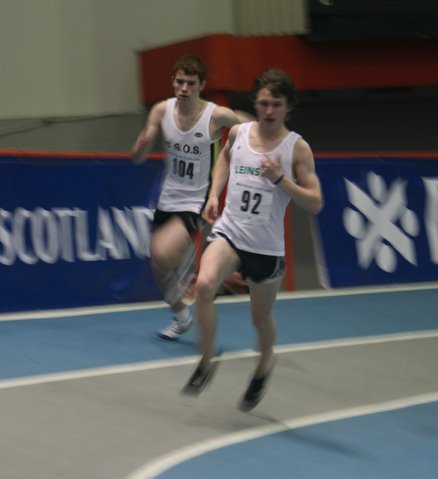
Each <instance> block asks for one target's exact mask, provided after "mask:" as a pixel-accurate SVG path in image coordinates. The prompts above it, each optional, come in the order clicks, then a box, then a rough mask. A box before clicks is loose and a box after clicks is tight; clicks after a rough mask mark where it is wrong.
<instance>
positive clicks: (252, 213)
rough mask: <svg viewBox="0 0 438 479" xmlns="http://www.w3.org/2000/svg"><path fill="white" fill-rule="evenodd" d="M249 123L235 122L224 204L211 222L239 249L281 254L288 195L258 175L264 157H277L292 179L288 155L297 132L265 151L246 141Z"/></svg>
mask: <svg viewBox="0 0 438 479" xmlns="http://www.w3.org/2000/svg"><path fill="white" fill-rule="evenodd" d="M251 124H252V123H251V122H250V123H242V124H241V125H239V129H238V131H237V135H236V139H235V141H234V144H233V146H232V147H231V150H230V156H231V160H230V176H229V179H228V191H227V198H226V203H225V208H224V211H223V213H222V216H221V217H220V218H219V220H218V221H217V222H216V223H215V225H214V226H213V230H212V231H213V233H223V234H225V235H226V236H227V237H228V238H229V239H230V241H231V242H232V243H233V244H234V245H235V246H236V247H237V248H239V249H241V250H243V251H249V252H251V253H259V254H265V255H271V256H284V214H285V210H286V207H287V205H288V204H289V201H290V197H289V196H288V195H287V194H286V193H285V192H284V191H283V190H282V189H281V188H279V187H278V186H275V185H273V184H272V183H271V182H270V181H269V180H268V179H267V178H264V177H262V176H261V172H260V164H261V161H262V159H263V158H264V157H266V156H268V157H270V158H272V159H274V158H277V157H280V162H281V168H282V172H283V174H284V176H286V177H287V178H290V179H292V155H293V149H294V145H295V142H296V141H297V140H298V139H299V138H301V137H300V135H298V134H297V133H294V132H290V133H289V134H288V135H287V136H286V138H284V140H283V141H282V142H281V143H280V144H279V145H278V146H277V147H276V148H275V149H274V150H272V151H270V152H269V153H260V152H257V151H255V150H253V149H252V148H251V147H250V145H249V130H250V128H251Z"/></svg>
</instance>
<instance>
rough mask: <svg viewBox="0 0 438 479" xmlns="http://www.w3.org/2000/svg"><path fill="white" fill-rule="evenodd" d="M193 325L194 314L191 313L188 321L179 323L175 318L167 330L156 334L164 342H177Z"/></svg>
mask: <svg viewBox="0 0 438 479" xmlns="http://www.w3.org/2000/svg"><path fill="white" fill-rule="evenodd" d="M192 323H193V317H192V313H191V311H190V313H189V318H188V319H187V320H186V321H179V320H178V319H176V318H175V317H174V318H173V319H172V322H171V323H170V324H169V326H167V328H164V329H161V330H160V331H157V332H156V333H155V334H156V336H157V338H158V339H162V340H163V341H176V340H177V339H178V338H179V337H180V336H181V335H182V334H184V333H185V332H187V331H188V330H189V329H190V328H191V327H192Z"/></svg>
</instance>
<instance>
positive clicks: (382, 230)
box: [314, 154, 438, 287]
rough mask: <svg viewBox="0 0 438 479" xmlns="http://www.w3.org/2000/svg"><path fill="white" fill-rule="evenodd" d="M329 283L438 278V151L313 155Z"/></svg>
mask: <svg viewBox="0 0 438 479" xmlns="http://www.w3.org/2000/svg"><path fill="white" fill-rule="evenodd" d="M316 167H317V172H318V175H319V177H320V180H321V185H322V189H323V193H324V197H325V206H324V210H323V211H322V212H321V213H320V214H319V215H318V216H317V217H315V219H314V226H315V233H316V234H315V240H316V245H317V248H316V250H317V261H318V269H319V274H320V281H321V284H322V285H323V286H325V287H349V286H362V285H381V284H387V283H411V282H427V281H437V280H438V154H436V155H435V154H430V155H428V154H418V155H414V154H413V155H410V156H407V155H401V154H400V155H396V154H394V155H389V154H386V155H368V156H367V155H361V156H358V155H351V156H327V157H317V158H316Z"/></svg>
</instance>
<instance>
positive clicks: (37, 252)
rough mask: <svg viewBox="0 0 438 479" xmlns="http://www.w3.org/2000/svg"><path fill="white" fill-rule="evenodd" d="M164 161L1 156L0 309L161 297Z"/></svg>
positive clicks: (38, 307) (63, 305) (72, 305)
mask: <svg viewBox="0 0 438 479" xmlns="http://www.w3.org/2000/svg"><path fill="white" fill-rule="evenodd" d="M161 174H162V161H161V160H159V159H150V160H148V161H146V162H145V163H143V164H142V165H140V166H134V165H133V164H132V163H131V162H130V161H129V159H128V158H127V157H122V156H119V157H117V156H115V155H114V156H112V157H101V156H98V155H78V156H77V157H75V156H73V155H70V156H56V155H50V154H47V155H42V154H40V155H34V156H32V155H30V154H23V155H21V156H20V155H14V154H7V153H3V154H0V283H1V289H2V295H1V298H0V311H2V312H5V311H23V310H31V309H48V308H68V307H77V306H89V305H102V304H114V303H119V302H120V303H124V302H135V301H149V300H156V299H161V294H160V293H159V290H158V288H157V286H156V285H155V282H154V279H153V275H152V272H151V268H150V264H149V247H150V221H151V219H152V216H153V211H154V209H155V205H156V201H157V198H158V191H159V185H160V181H161Z"/></svg>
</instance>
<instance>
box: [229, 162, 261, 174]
mask: <svg viewBox="0 0 438 479" xmlns="http://www.w3.org/2000/svg"><path fill="white" fill-rule="evenodd" d="M234 173H236V174H237V175H251V176H260V168H258V167H255V166H245V165H236V166H235V167H234Z"/></svg>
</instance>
